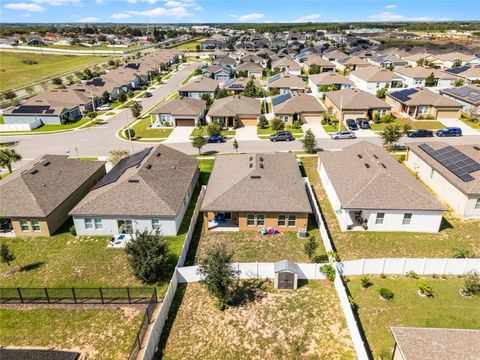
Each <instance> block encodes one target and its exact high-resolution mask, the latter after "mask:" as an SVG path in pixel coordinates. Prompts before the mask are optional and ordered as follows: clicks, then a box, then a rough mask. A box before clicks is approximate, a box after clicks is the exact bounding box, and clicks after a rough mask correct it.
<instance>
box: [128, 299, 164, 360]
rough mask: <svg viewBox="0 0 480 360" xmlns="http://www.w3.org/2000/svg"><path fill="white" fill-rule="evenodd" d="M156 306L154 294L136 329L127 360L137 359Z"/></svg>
mask: <svg viewBox="0 0 480 360" xmlns="http://www.w3.org/2000/svg"><path fill="white" fill-rule="evenodd" d="M156 306H157V294H156V293H154V294H152V298H151V299H150V303H149V304H148V306H147V308H146V309H145V314H144V315H143V319H142V322H141V324H140V328H139V329H138V332H137V336H136V337H135V342H134V343H133V346H132V350H131V351H130V356H129V357H128V360H135V359H136V358H137V357H138V353H139V352H140V350H141V349H142V348H143V343H144V341H145V335H146V334H147V332H148V327H149V325H150V323H151V322H152V321H153V320H154V318H153V313H154V312H155V308H156Z"/></svg>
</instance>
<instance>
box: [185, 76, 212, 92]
mask: <svg viewBox="0 0 480 360" xmlns="http://www.w3.org/2000/svg"><path fill="white" fill-rule="evenodd" d="M218 84H219V81H218V80H214V79H212V78H208V77H205V76H200V77H198V78H196V79H194V80H192V81H190V82H188V83H186V84H185V85H184V86H182V87H181V88H180V90H179V91H210V92H213V91H215V90H217V88H218Z"/></svg>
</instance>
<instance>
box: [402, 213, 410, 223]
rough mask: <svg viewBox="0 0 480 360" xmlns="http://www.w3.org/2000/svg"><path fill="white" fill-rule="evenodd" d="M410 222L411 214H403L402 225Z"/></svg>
mask: <svg viewBox="0 0 480 360" xmlns="http://www.w3.org/2000/svg"><path fill="white" fill-rule="evenodd" d="M411 222H412V214H411V213H406V214H403V221H402V225H410V223H411Z"/></svg>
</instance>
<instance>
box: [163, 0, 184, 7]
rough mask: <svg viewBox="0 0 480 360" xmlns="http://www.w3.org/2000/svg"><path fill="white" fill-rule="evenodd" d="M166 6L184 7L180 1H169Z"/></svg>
mask: <svg viewBox="0 0 480 360" xmlns="http://www.w3.org/2000/svg"><path fill="white" fill-rule="evenodd" d="M165 5H166V6H172V7H175V6H182V3H181V2H180V1H167V2H166V3H165Z"/></svg>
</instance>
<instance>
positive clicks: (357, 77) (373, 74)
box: [349, 66, 403, 94]
mask: <svg viewBox="0 0 480 360" xmlns="http://www.w3.org/2000/svg"><path fill="white" fill-rule="evenodd" d="M349 77H350V80H352V81H353V83H354V84H355V86H356V87H357V88H359V89H360V90H363V91H367V92H369V93H371V94H376V93H377V91H378V90H379V89H381V88H383V87H385V86H387V87H388V88H389V89H391V88H401V87H403V84H402V79H401V78H400V77H399V76H398V75H395V74H394V73H393V72H391V71H390V70H387V69H379V68H377V67H375V66H365V67H362V68H359V69H357V70H355V71H353V72H352V73H350V75H349Z"/></svg>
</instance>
